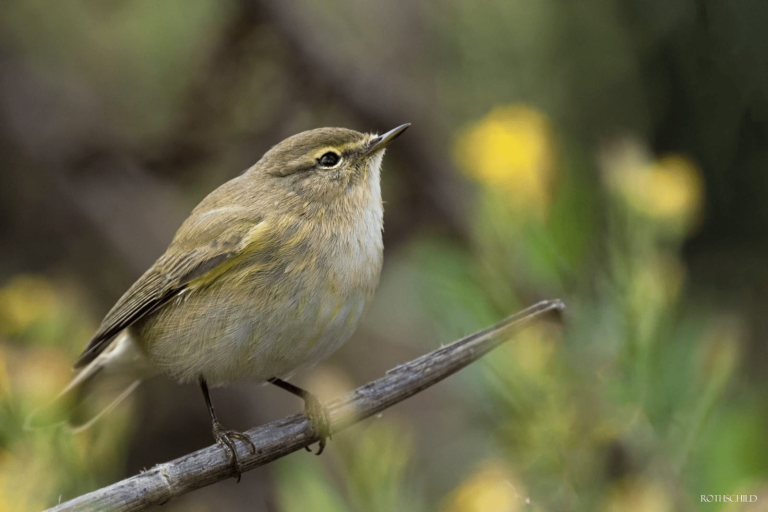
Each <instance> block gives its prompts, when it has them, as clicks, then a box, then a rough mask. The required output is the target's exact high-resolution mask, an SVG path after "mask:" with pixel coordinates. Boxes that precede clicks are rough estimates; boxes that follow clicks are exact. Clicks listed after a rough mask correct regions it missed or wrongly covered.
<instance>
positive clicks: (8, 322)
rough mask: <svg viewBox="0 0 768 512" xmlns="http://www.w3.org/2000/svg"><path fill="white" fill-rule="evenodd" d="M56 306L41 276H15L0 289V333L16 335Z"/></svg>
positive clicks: (55, 301)
mask: <svg viewBox="0 0 768 512" xmlns="http://www.w3.org/2000/svg"><path fill="white" fill-rule="evenodd" d="M58 306H59V301H58V298H57V296H56V292H55V290H54V289H53V287H52V286H51V284H50V283H49V282H48V281H47V280H45V279H44V278H42V277H36V276H25V275H21V276H16V277H14V278H13V279H11V280H10V281H9V282H8V283H7V284H6V285H5V286H4V287H3V288H2V289H0V333H5V334H18V333H19V332H21V331H23V330H25V329H26V328H28V327H29V326H30V325H32V324H33V323H35V322H37V321H40V320H41V319H45V318H47V317H49V316H50V315H51V312H52V311H54V310H56V309H57V307H58Z"/></svg>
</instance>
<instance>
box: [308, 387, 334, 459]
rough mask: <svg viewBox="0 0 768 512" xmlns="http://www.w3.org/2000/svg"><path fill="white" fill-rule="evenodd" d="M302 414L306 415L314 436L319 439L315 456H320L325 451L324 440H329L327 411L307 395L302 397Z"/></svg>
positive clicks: (315, 398)
mask: <svg viewBox="0 0 768 512" xmlns="http://www.w3.org/2000/svg"><path fill="white" fill-rule="evenodd" d="M304 414H306V415H307V418H308V419H309V422H310V423H312V428H313V429H314V430H315V434H316V435H317V437H319V438H320V442H319V445H318V449H317V453H316V455H320V454H321V453H323V450H324V449H325V440H326V439H331V418H330V416H329V415H328V409H326V408H325V407H323V404H321V403H320V400H318V399H317V397H316V396H315V395H313V394H310V393H307V394H306V396H304ZM306 450H307V451H308V452H311V451H312V450H311V449H310V448H309V446H307V447H306Z"/></svg>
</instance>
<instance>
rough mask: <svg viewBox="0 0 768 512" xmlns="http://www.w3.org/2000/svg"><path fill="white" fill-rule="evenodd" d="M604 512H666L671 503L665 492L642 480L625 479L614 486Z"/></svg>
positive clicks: (659, 487) (655, 484)
mask: <svg viewBox="0 0 768 512" xmlns="http://www.w3.org/2000/svg"><path fill="white" fill-rule="evenodd" d="M602 510H603V511H604V512H623V511H625V510H633V511H635V512H666V511H671V510H672V502H671V500H670V498H669V497H668V496H667V492H666V490H665V489H664V488H663V487H662V486H661V485H659V484H658V483H656V482H653V481H650V480H646V479H644V478H639V477H638V478H627V479H624V480H622V481H620V482H618V483H617V484H616V485H614V487H613V489H612V490H611V492H610V493H609V494H608V498H607V499H606V502H605V504H604V506H603V508H602Z"/></svg>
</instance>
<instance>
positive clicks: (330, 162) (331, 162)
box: [317, 151, 341, 167]
mask: <svg viewBox="0 0 768 512" xmlns="http://www.w3.org/2000/svg"><path fill="white" fill-rule="evenodd" d="M339 160H341V157H340V156H339V155H337V154H336V153H334V152H333V151H329V152H327V153H326V154H324V155H323V156H321V157H320V158H319V159H318V161H317V162H318V163H319V164H320V165H321V166H323V167H333V166H335V165H336V164H338V163H339Z"/></svg>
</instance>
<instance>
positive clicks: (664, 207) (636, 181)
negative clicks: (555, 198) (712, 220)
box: [601, 139, 704, 228]
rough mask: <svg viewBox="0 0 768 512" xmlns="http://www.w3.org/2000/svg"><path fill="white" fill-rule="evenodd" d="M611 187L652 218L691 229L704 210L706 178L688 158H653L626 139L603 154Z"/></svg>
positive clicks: (626, 200) (635, 208)
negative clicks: (704, 178) (704, 179)
mask: <svg viewBox="0 0 768 512" xmlns="http://www.w3.org/2000/svg"><path fill="white" fill-rule="evenodd" d="M601 160H602V167H603V173H604V176H605V178H606V179H607V182H608V186H609V187H610V188H611V189H612V190H613V191H615V192H616V193H617V194H618V195H619V196H620V197H621V198H622V199H623V200H624V201H625V202H626V203H627V205H629V206H630V207H631V208H632V209H633V210H635V211H637V212H638V213H640V214H641V215H644V216H646V217H648V218H650V219H652V220H655V221H659V222H664V223H672V224H675V225H681V226H683V227H685V228H690V227H691V225H692V224H693V223H694V221H695V220H697V219H698V215H699V214H700V212H701V209H702V204H703V199H704V181H703V179H702V177H701V170H700V169H699V168H698V166H697V165H696V164H695V163H694V162H693V161H692V160H691V159H690V158H688V157H686V156H684V155H680V154H669V155H666V156H662V157H661V158H658V159H656V160H653V159H652V158H651V156H650V155H649V153H648V151H647V150H646V149H645V148H644V147H643V146H642V145H641V144H640V143H639V142H637V141H635V140H632V139H627V140H624V141H621V142H620V143H618V144H614V145H612V146H611V147H610V148H608V149H607V150H605V151H603V154H602V159H601Z"/></svg>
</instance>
